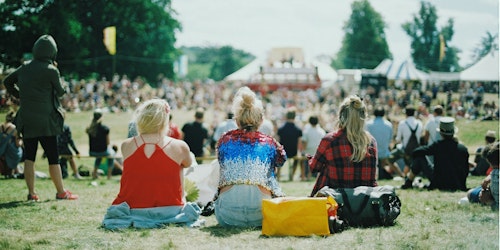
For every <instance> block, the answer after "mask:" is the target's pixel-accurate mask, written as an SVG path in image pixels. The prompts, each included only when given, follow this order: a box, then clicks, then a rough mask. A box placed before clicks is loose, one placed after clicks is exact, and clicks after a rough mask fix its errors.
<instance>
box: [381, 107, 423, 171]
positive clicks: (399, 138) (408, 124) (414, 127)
mask: <svg viewBox="0 0 500 250" xmlns="http://www.w3.org/2000/svg"><path fill="white" fill-rule="evenodd" d="M405 114H406V119H404V120H402V121H399V124H398V131H397V134H396V143H398V144H399V143H401V145H402V146H403V147H402V149H398V148H396V149H395V150H393V152H391V156H390V158H389V161H390V162H391V163H394V162H396V161H397V160H398V159H400V158H403V159H404V163H405V166H404V170H403V172H404V173H405V174H407V173H408V172H409V171H410V164H411V162H412V153H413V150H414V149H416V148H417V147H419V146H420V137H421V136H422V131H423V125H422V121H420V120H419V119H417V118H415V107H413V106H411V105H407V106H406V108H405Z"/></svg>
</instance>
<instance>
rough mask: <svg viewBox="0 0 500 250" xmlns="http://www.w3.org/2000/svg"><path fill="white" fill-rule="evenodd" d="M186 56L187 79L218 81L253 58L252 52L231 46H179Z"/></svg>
mask: <svg viewBox="0 0 500 250" xmlns="http://www.w3.org/2000/svg"><path fill="white" fill-rule="evenodd" d="M181 50H182V53H184V54H185V55H187V56H188V62H189V64H188V74H187V76H186V78H187V79H189V80H206V79H208V78H210V79H213V80H215V81H220V80H222V79H224V77H226V76H228V75H230V74H231V73H233V72H235V71H237V70H238V69H240V68H241V67H243V66H245V65H246V64H247V63H249V62H250V61H251V60H253V59H254V58H255V56H253V55H252V54H250V53H248V52H245V51H243V50H239V49H235V48H233V47H231V46H222V47H216V46H209V47H181Z"/></svg>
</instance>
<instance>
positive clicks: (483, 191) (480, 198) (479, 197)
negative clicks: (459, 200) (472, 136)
mask: <svg viewBox="0 0 500 250" xmlns="http://www.w3.org/2000/svg"><path fill="white" fill-rule="evenodd" d="M499 146H500V142H498V141H497V142H495V143H492V144H488V145H486V146H485V147H484V148H483V150H482V153H481V155H482V157H483V158H484V159H486V161H488V163H489V164H490V166H491V168H492V169H493V170H492V171H491V172H490V174H489V175H488V176H486V178H484V180H483V182H482V183H481V186H479V187H476V188H473V189H470V190H469V191H468V192H467V198H468V200H469V202H471V203H481V204H483V205H489V206H491V209H493V210H498V199H499V198H498V189H499V188H498V166H499V157H500V154H499ZM488 192H490V194H491V195H490V194H488Z"/></svg>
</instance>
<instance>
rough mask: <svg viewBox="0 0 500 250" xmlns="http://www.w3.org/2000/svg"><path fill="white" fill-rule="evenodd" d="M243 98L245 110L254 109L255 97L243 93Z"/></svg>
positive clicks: (242, 104)
mask: <svg viewBox="0 0 500 250" xmlns="http://www.w3.org/2000/svg"><path fill="white" fill-rule="evenodd" d="M241 98H242V99H243V101H242V102H241V107H242V108H244V109H251V108H253V101H254V97H253V96H252V95H249V94H247V93H243V94H242V96H241Z"/></svg>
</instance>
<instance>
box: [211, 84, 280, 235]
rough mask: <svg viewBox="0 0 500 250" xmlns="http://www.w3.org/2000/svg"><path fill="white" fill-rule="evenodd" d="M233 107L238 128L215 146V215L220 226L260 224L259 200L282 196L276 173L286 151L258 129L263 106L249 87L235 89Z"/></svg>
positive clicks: (251, 225) (224, 136) (260, 208)
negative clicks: (217, 184) (216, 180)
mask: <svg viewBox="0 0 500 250" xmlns="http://www.w3.org/2000/svg"><path fill="white" fill-rule="evenodd" d="M232 109H233V113H234V114H235V120H236V123H237V124H238V129H235V130H231V131H229V132H227V133H225V134H224V135H222V137H221V138H220V139H219V141H218V143H217V148H216V151H217V157H218V160H219V165H220V178H219V188H218V197H217V198H216V200H215V216H216V219H217V221H218V223H219V225H221V226H225V227H231V226H234V227H259V226H262V200H263V199H270V198H274V197H280V196H284V193H283V192H282V191H281V188H280V186H279V183H278V180H277V179H276V174H275V173H276V168H279V167H281V166H283V164H284V163H285V161H286V153H285V150H284V149H283V147H282V146H281V145H280V144H279V143H278V142H277V141H276V140H275V139H274V138H272V137H271V136H269V135H266V134H263V133H261V132H259V131H258V128H259V126H260V124H261V123H262V116H263V106H262V102H261V100H259V99H257V96H256V95H255V93H254V92H252V91H251V90H250V89H249V88H248V87H242V88H240V89H239V90H238V92H237V93H236V95H235V97H234V99H233V107H232Z"/></svg>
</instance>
